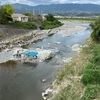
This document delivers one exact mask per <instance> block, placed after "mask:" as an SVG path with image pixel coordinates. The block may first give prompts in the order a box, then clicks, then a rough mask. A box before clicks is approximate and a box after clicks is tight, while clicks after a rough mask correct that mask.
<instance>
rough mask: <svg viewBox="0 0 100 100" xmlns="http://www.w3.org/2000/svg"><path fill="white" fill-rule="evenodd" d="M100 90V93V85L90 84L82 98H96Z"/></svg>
mask: <svg viewBox="0 0 100 100" xmlns="http://www.w3.org/2000/svg"><path fill="white" fill-rule="evenodd" d="M98 92H99V93H100V85H88V86H87V87H86V90H85V93H84V95H83V96H82V98H81V100H94V99H95V98H96V97H97V94H98ZM98 100H99V99H98Z"/></svg>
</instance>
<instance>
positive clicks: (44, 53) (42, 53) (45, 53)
mask: <svg viewBox="0 0 100 100" xmlns="http://www.w3.org/2000/svg"><path fill="white" fill-rule="evenodd" d="M36 51H37V52H38V55H37V56H38V59H40V60H47V59H50V58H52V57H54V56H55V53H54V52H53V51H51V50H46V49H43V48H42V49H36Z"/></svg>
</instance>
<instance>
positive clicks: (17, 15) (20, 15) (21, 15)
mask: <svg viewBox="0 0 100 100" xmlns="http://www.w3.org/2000/svg"><path fill="white" fill-rule="evenodd" d="M12 17H27V18H28V16H25V15H23V14H13V15H12Z"/></svg>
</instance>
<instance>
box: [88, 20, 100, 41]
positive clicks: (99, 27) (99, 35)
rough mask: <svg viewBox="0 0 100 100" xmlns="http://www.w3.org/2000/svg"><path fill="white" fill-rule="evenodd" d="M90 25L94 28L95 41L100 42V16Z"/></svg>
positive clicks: (93, 36) (93, 37)
mask: <svg viewBox="0 0 100 100" xmlns="http://www.w3.org/2000/svg"><path fill="white" fill-rule="evenodd" d="M90 26H91V27H92V29H93V32H92V34H91V37H92V39H93V40H94V41H96V42H100V18H97V19H96V20H95V22H94V23H91V24H90Z"/></svg>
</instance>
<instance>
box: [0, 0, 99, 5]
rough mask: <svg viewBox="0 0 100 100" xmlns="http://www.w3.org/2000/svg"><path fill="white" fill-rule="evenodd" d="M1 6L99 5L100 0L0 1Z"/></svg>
mask: <svg viewBox="0 0 100 100" xmlns="http://www.w3.org/2000/svg"><path fill="white" fill-rule="evenodd" d="M0 3H1V5H3V4H12V3H21V4H27V5H31V6H36V5H41V4H64V3H93V4H100V0H0Z"/></svg>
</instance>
